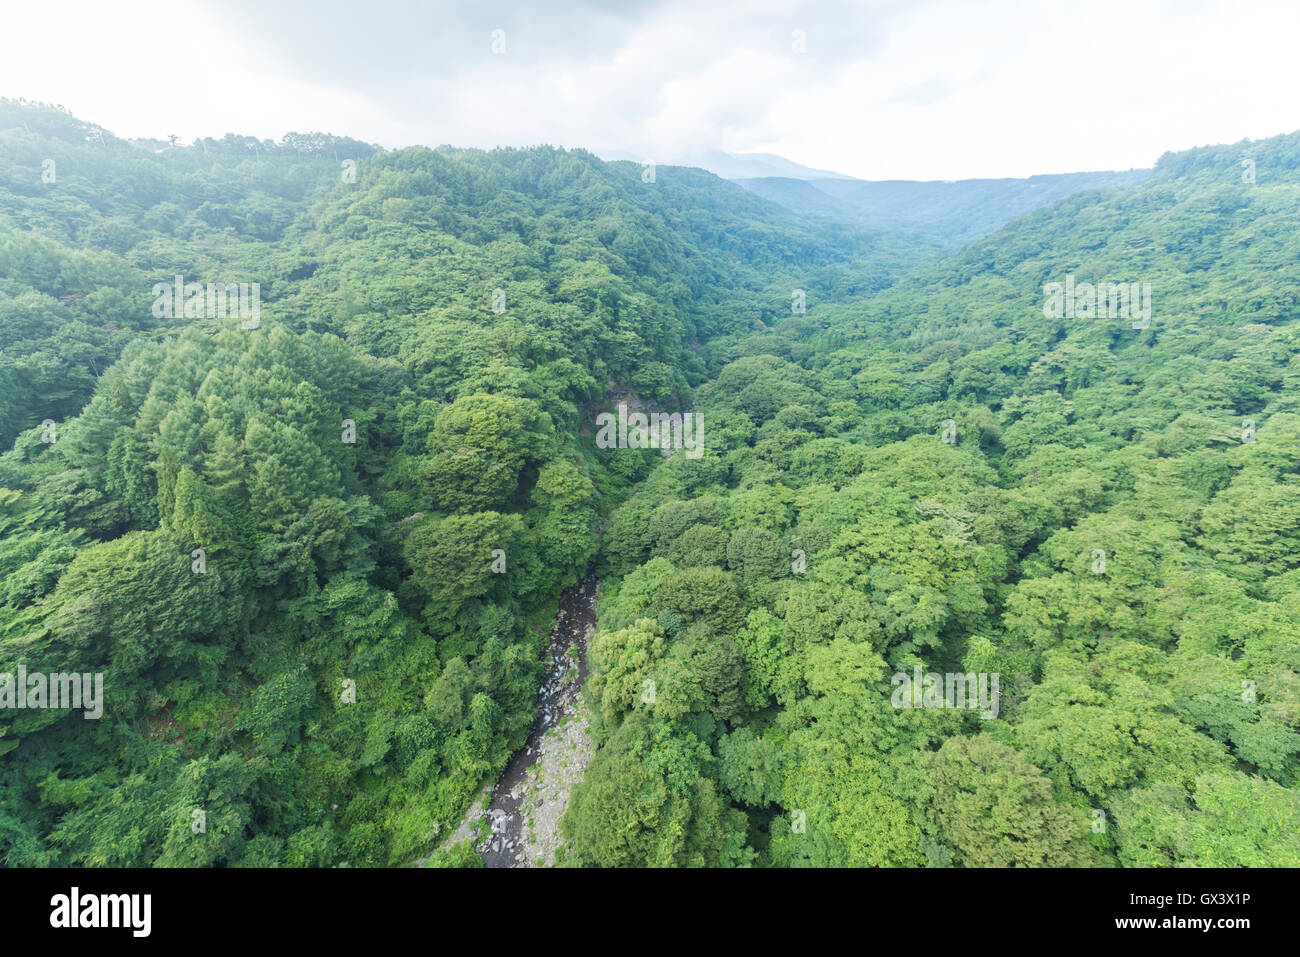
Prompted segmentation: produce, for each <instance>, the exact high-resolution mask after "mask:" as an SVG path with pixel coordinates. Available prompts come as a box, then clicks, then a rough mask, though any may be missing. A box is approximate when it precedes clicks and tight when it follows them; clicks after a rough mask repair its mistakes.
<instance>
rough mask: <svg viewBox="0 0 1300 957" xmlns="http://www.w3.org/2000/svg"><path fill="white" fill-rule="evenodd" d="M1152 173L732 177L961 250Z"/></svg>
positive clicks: (828, 214) (784, 201)
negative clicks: (1084, 195)
mask: <svg viewBox="0 0 1300 957" xmlns="http://www.w3.org/2000/svg"><path fill="white" fill-rule="evenodd" d="M1148 173H1149V170H1144V169H1143V170H1128V171H1124V172H1106V173H1056V174H1051V175H1043V176H1030V177H1028V178H1026V179H962V180H955V181H950V182H945V181H931V182H915V181H911V180H860V179H849V178H847V177H840V178H836V179H817V178H811V177H805V178H802V179H794V178H789V177H784V176H760V177H752V178H743V179H742V178H736V177H732V178H733V179H735V181H736V182H737V183H739V184H740V185H741V186H744V187H745V189H747V190H749V191H750V192H752V193H755V194H756V195H758V196H762V197H763V198H764V199H770V200H771V201H772V202H774V203H777V204H779V205H781V206H784V207H785V208H786V209H789V210H792V211H794V212H796V213H799V214H800V215H803V216H811V217H816V218H821V219H829V220H831V221H833V222H841V223H844V222H847V223H854V224H856V225H858V226H859V227H865V228H867V229H891V230H903V231H907V232H911V233H913V234H915V235H916V236H918V237H924V238H925V239H926V240H929V241H931V242H938V243H940V244H942V245H943V246H944V247H946V248H953V247H957V246H962V245H964V244H966V243H968V242H971V241H972V240H975V239H980V238H981V237H984V236H987V235H988V234H989V233H992V232H995V231H996V230H997V229H999V228H1000V227H1002V226H1005V225H1006V224H1007V223H1009V222H1011V221H1012V220H1015V219H1019V218H1020V217H1021V216H1024V215H1026V214H1028V213H1031V212H1033V211H1034V210H1036V209H1040V208H1041V207H1043V206H1047V205H1049V204H1050V203H1054V202H1056V201H1057V200H1058V199H1063V198H1065V197H1066V196H1069V195H1071V194H1072V193H1078V192H1080V191H1082V190H1086V189H1102V188H1104V187H1108V186H1137V185H1138V184H1140V183H1142V182H1143V181H1144V180H1145V179H1146V178H1147V175H1148Z"/></svg>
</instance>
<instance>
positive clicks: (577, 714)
mask: <svg viewBox="0 0 1300 957" xmlns="http://www.w3.org/2000/svg"><path fill="white" fill-rule="evenodd" d="M597 584H598V583H597V581H596V576H595V575H594V574H590V573H589V574H588V575H587V576H586V577H585V578H584V579H583V580H582V581H580V582H579V583H578V584H576V585H573V586H571V587H569V588H566V589H565V590H564V593H563V594H562V595H561V596H560V605H559V609H558V610H557V611H556V614H555V621H554V623H553V624H552V626H551V634H550V638H549V640H548V642H547V645H546V648H545V650H544V651H543V655H544V656H545V659H544V660H545V663H546V674H545V676H544V677H543V679H542V686H541V689H540V691H539V692H538V695H537V717H536V718H535V719H534V721H533V728H532V730H531V731H530V732H529V734H528V740H527V741H526V742H524V745H523V747H521V748H520V749H519V750H518V751H516V752H515V753H514V754H512V755H511V756H510V760H509V762H507V764H506V768H505V771H504V772H502V774H501V777H500V779H499V780H498V781H497V783H496V785H495V786H493V787H492V788H491V790H490V797H489V798H488V801H487V806H486V810H485V809H484V802H483V796H480V797H479V798H477V799H475V802H474V805H473V806H472V807H471V808H470V810H469V811H468V812H467V813H466V815H465V820H464V821H463V822H462V823H461V826H460V827H459V828H458V829H457V831H456V832H455V833H454V834H453V835H452V836H451V837H450V838H449V839H448V841H447V845H449V846H450V845H454V844H457V843H460V842H462V841H467V840H470V839H472V838H473V837H474V836H475V835H476V833H477V827H478V822H479V819H480V818H482V817H483V816H484V815H485V814H486V815H487V818H488V822H489V824H490V828H491V833H490V834H489V836H488V837H487V838H486V839H484V840H482V841H480V842H479V843H478V844H477V845H475V848H474V849H475V850H476V851H478V853H479V854H480V855H481V856H482V857H483V860H484V861H485V862H486V864H487V866H488V867H547V866H550V865H552V864H554V863H555V852H556V851H557V850H558V849H559V846H560V819H561V818H562V817H563V816H564V810H565V808H566V807H568V804H569V791H570V789H571V788H572V787H573V785H574V784H576V783H578V782H579V781H581V780H582V775H583V771H584V770H585V769H586V767H587V762H588V761H590V760H591V755H592V751H593V747H592V743H591V734H590V730H589V726H588V725H589V721H588V715H587V710H586V704H585V702H584V701H583V696H582V686H583V684H584V683H585V682H586V680H587V639H588V638H589V637H590V636H591V633H592V631H594V630H595V627H596V588H597ZM484 791H485V792H487V791H488V789H487V788H484Z"/></svg>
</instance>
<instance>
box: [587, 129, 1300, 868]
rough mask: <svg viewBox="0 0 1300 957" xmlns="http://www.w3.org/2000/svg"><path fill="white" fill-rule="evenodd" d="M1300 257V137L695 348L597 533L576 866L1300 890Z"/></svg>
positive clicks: (1241, 149) (1227, 157)
mask: <svg viewBox="0 0 1300 957" xmlns="http://www.w3.org/2000/svg"><path fill="white" fill-rule="evenodd" d="M1243 155H1246V156H1248V157H1251V158H1253V159H1254V160H1255V170H1254V171H1255V173H1256V177H1255V179H1254V181H1253V182H1250V181H1243V177H1242V176H1241V173H1242V172H1243V167H1242V165H1241V159H1242V156H1243ZM1297 235H1300V136H1289V137H1279V138H1276V139H1272V140H1267V141H1264V142H1262V143H1245V144H1237V145H1234V146H1231V147H1221V148H1213V149H1206V150H1196V151H1192V152H1190V153H1185V154H1175V155H1170V156H1166V157H1163V158H1162V159H1161V161H1160V164H1159V165H1158V166H1157V168H1156V170H1155V171H1154V173H1153V174H1152V176H1151V178H1150V180H1149V181H1148V182H1147V183H1146V184H1145V185H1143V186H1140V187H1137V188H1130V189H1123V190H1118V189H1108V190H1090V191H1087V192H1083V193H1079V194H1076V195H1073V196H1070V197H1068V198H1066V199H1064V200H1062V201H1060V202H1058V203H1055V204H1053V205H1051V206H1049V207H1046V208H1044V209H1041V210H1039V211H1037V212H1035V213H1033V214H1031V215H1029V216H1028V217H1026V218H1024V219H1022V220H1020V221H1018V222H1016V223H1014V224H1012V225H1010V226H1008V227H1007V228H1005V229H1003V230H1002V231H1001V232H998V233H996V234H995V235H993V236H990V237H988V238H986V239H983V240H981V241H979V242H977V243H975V244H973V245H971V246H970V247H968V248H967V249H965V250H963V251H961V252H960V253H957V254H955V255H953V256H951V257H949V258H947V259H945V260H943V261H941V262H939V263H936V264H934V265H932V266H929V267H926V268H925V269H924V270H922V272H921V274H920V275H918V276H917V277H914V278H911V279H908V280H905V281H903V282H900V283H899V284H897V285H895V286H894V287H892V288H891V289H889V290H886V291H885V292H883V293H881V294H878V295H875V296H873V297H871V298H869V299H867V300H865V301H862V302H857V303H843V302H825V301H818V302H816V303H813V302H812V301H810V303H809V310H808V314H807V316H806V317H805V318H803V319H800V320H793V319H792V320H789V321H786V322H782V323H780V324H779V325H778V326H777V327H776V328H775V329H774V330H773V332H772V334H770V335H769V336H767V337H765V338H763V339H756V338H755V337H752V336H733V337H724V338H720V339H717V340H714V341H713V342H711V343H710V344H709V346H708V347H707V348H706V349H705V351H704V356H705V359H706V362H707V364H708V367H709V369H710V372H711V376H710V382H709V383H708V385H707V386H705V387H701V388H700V389H699V390H698V406H697V407H698V409H699V410H700V411H701V413H702V414H703V416H704V418H705V420H706V421H708V422H710V423H711V426H710V434H711V435H712V436H713V444H712V446H711V448H710V449H709V453H708V454H707V455H705V456H704V457H703V458H701V459H699V460H697V461H695V462H691V461H690V460H687V459H685V458H684V457H682V456H677V457H674V459H672V460H671V461H670V462H669V463H667V464H665V465H664V466H662V467H661V468H659V469H658V470H656V471H655V473H654V474H652V475H651V476H650V477H649V478H648V479H647V480H646V481H645V482H644V483H642V485H641V486H640V487H638V489H637V490H636V492H635V494H634V495H633V496H632V497H631V498H629V499H628V500H627V501H626V502H625V503H624V504H622V505H621V506H620V507H619V508H618V509H617V510H616V511H615V513H614V514H613V515H612V516H611V518H610V520H609V521H608V523H607V534H606V543H605V549H604V553H603V556H602V571H603V573H604V579H603V580H604V582H605V591H604V593H603V595H602V600H601V605H600V619H599V629H598V631H597V633H596V634H595V635H594V636H593V638H592V641H591V648H592V654H591V664H592V669H593V673H594V677H593V679H592V681H591V684H590V687H589V691H590V694H591V697H592V699H593V702H594V707H595V708H596V711H597V715H598V718H599V725H598V727H597V729H596V730H597V735H598V740H599V741H600V743H601V748H600V750H599V751H598V752H597V755H596V757H595V759H594V761H593V762H592V764H591V765H590V766H589V768H588V771H587V776H586V780H585V781H584V783H583V784H582V785H580V786H579V787H578V788H577V789H576V790H575V792H574V794H573V795H572V798H571V802H570V809H569V812H568V815H567V817H566V821H565V828H566V833H567V835H568V837H569V840H570V844H571V848H572V851H573V854H574V855H575V858H576V859H577V860H578V861H580V862H583V863H588V864H601V865H638V864H663V865H670V864H671V865H690V864H741V863H746V862H749V861H756V862H759V863H771V864H778V865H789V866H807V865H839V866H846V865H853V866H861V865H883V866H922V865H931V866H949V865H963V866H1006V865H1023V866H1039V865H1049V864H1054V865H1089V864H1103V865H1104V864H1111V865H1113V864H1116V863H1118V864H1123V865H1126V866H1168V865H1184V866H1186V865H1192V866H1202V865H1221V866H1270V865H1290V866H1294V865H1295V864H1297V863H1300V837H1298V836H1297V834H1298V833H1300V832H1298V831H1297V828H1298V827H1300V800H1298V799H1297V795H1296V791H1295V787H1296V784H1297V778H1298V777H1300V644H1297V638H1296V636H1297V635H1300V604H1298V603H1297V600H1296V597H1295V596H1296V582H1297V576H1300V454H1297V449H1300V408H1298V407H1297V394H1298V393H1297V386H1298V385H1300V380H1298V379H1297V374H1298V371H1300V359H1298V358H1297V356H1298V354H1300V336H1298V335H1297V331H1298V329H1300V326H1297V320H1300V313H1298V311H1297V306H1296V302H1297V300H1296V292H1297V283H1300V272H1297V270H1296V267H1295V263H1296V262H1297V252H1300V250H1298V249H1297V245H1296V244H1297V242H1298V240H1297V238H1296V237H1297ZM1052 283H1059V284H1061V285H1062V286H1065V285H1067V284H1068V285H1069V287H1070V289H1071V294H1070V300H1072V301H1066V299H1065V295H1064V294H1062V296H1061V299H1060V301H1054V295H1053V291H1052V290H1053V287H1052V286H1051V285H1050V284H1052ZM1083 283H1091V284H1094V286H1095V285H1097V284H1111V283H1115V284H1120V283H1125V284H1128V283H1137V284H1138V287H1139V296H1138V298H1137V304H1138V306H1139V308H1137V309H1133V308H1132V307H1131V303H1130V305H1129V306H1128V307H1126V311H1125V312H1120V311H1119V308H1118V303H1117V304H1116V312H1115V313H1114V314H1112V313H1111V312H1110V308H1109V303H1108V302H1106V301H1103V304H1102V309H1101V312H1100V313H1098V311H1097V310H1096V309H1095V308H1094V307H1090V306H1088V304H1087V303H1088V300H1087V298H1086V295H1085V294H1084V292H1083V290H1084V288H1085V287H1084V286H1083V285H1082V284H1083ZM1148 286H1149V298H1148V297H1147V290H1146V288H1145V287H1148ZM1126 288H1127V287H1126ZM1057 291H1058V292H1060V291H1061V290H1057ZM1146 303H1149V304H1150V310H1149V314H1148V312H1147V310H1146V308H1145V305H1146ZM1135 326H1136V328H1135ZM647 689H648V691H647ZM959 690H960V691H961V694H958V691H959ZM627 822H634V823H632V824H628V823H627Z"/></svg>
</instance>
